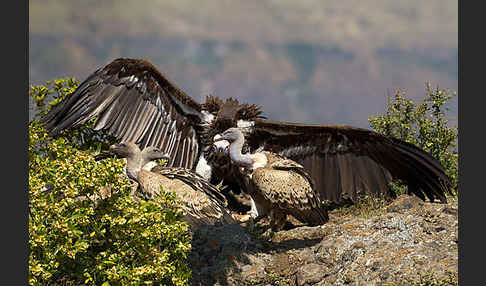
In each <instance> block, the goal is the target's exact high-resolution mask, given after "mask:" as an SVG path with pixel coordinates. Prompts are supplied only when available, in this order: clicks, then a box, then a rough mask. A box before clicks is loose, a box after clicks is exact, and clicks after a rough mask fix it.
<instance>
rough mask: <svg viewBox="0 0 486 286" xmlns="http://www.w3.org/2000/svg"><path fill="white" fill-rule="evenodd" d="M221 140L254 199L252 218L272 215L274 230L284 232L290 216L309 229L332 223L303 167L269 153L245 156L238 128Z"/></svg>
mask: <svg viewBox="0 0 486 286" xmlns="http://www.w3.org/2000/svg"><path fill="white" fill-rule="evenodd" d="M222 140H226V141H228V142H229V151H228V153H229V157H230V158H231V161H232V163H233V164H234V165H236V166H238V167H242V168H239V170H240V172H239V173H240V174H239V175H240V176H242V177H243V182H244V184H245V187H244V189H245V190H246V191H247V192H248V194H249V195H250V196H251V198H252V211H253V213H250V215H252V216H253V217H254V218H255V219H256V220H259V219H260V218H262V217H264V216H267V215H269V216H270V226H271V228H272V230H274V231H278V230H280V229H282V227H283V226H284V225H285V222H286V220H287V215H288V214H289V215H292V216H293V217H295V218H296V219H298V220H299V221H301V222H303V223H307V224H308V225H310V226H314V225H320V224H324V223H326V222H327V221H328V220H329V216H328V213H327V209H326V208H325V207H324V204H322V203H321V201H320V198H319V195H318V193H317V192H316V191H315V188H314V183H313V180H312V178H311V177H310V175H309V174H308V173H307V172H306V171H305V169H304V167H303V166H301V165H300V164H298V163H296V162H295V161H292V160H290V159H287V158H284V157H282V156H279V155H277V154H275V153H272V152H268V151H262V152H256V153H253V154H242V153H241V150H242V149H243V144H244V141H245V138H244V135H243V133H242V132H241V131H240V130H239V129H238V128H234V127H233V128H229V129H228V130H226V131H224V132H223V133H222V134H217V135H216V136H215V137H214V141H216V142H218V141H222ZM255 211H256V213H255Z"/></svg>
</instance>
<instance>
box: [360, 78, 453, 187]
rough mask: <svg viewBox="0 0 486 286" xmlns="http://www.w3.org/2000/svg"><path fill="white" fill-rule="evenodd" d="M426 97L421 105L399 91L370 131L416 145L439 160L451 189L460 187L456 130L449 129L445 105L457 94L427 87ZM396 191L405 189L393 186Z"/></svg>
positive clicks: (375, 118)
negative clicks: (450, 182)
mask: <svg viewBox="0 0 486 286" xmlns="http://www.w3.org/2000/svg"><path fill="white" fill-rule="evenodd" d="M425 87H426V94H425V97H424V99H423V101H422V103H420V104H419V105H416V104H415V103H414V102H413V101H412V100H410V99H406V98H405V94H404V92H402V91H400V90H397V91H396V92H395V95H394V97H393V98H392V97H390V96H389V97H388V104H387V108H386V111H385V113H384V114H382V115H378V116H374V117H370V118H369V122H370V125H371V128H373V129H374V130H375V131H377V132H379V133H382V134H384V135H387V136H393V137H396V138H399V139H402V140H404V141H407V142H409V143H412V144H415V145H417V146H419V147H420V148H422V149H424V150H425V151H427V152H429V153H430V154H432V156H434V157H435V158H437V159H438V160H439V161H440V163H441V164H442V165H443V166H444V168H445V171H446V174H447V175H448V176H449V178H451V181H452V184H453V185H452V188H453V189H457V185H458V180H459V177H458V171H459V169H458V154H457V145H456V144H457V139H458V137H457V134H458V132H457V126H449V125H448V123H449V122H448V120H446V119H445V112H446V111H447V108H446V103H447V101H448V100H449V99H451V98H453V97H454V96H455V95H456V93H455V92H451V91H450V90H447V89H439V87H437V88H435V89H432V88H431V86H430V83H428V82H427V83H426V84H425ZM394 188H395V189H401V190H403V187H400V186H399V185H397V184H395V185H394Z"/></svg>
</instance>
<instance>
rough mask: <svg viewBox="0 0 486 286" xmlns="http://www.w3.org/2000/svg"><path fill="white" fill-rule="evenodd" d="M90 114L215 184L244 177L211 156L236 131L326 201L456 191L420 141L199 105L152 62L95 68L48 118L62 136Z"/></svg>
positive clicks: (235, 105) (98, 125)
mask: <svg viewBox="0 0 486 286" xmlns="http://www.w3.org/2000/svg"><path fill="white" fill-rule="evenodd" d="M92 118H96V122H95V125H94V129H95V130H104V131H105V132H107V133H108V134H110V135H113V136H114V137H116V138H117V140H119V141H118V142H120V141H130V142H135V143H137V144H139V146H140V148H142V149H143V148H145V147H147V146H154V147H157V148H159V149H160V150H161V151H162V152H164V153H167V154H168V155H169V157H170V158H171V161H170V163H169V166H173V167H184V168H188V169H192V170H194V171H195V172H196V173H198V174H199V175H201V176H203V177H204V178H205V179H207V180H210V181H211V182H213V183H216V182H218V181H220V180H223V181H225V182H228V184H230V183H232V182H234V181H236V180H238V178H231V177H228V176H227V175H226V174H227V172H225V170H221V168H224V167H223V166H219V165H218V164H217V163H214V162H213V161H212V159H213V157H214V156H213V155H214V154H213V152H212V149H213V148H212V139H213V137H214V136H215V135H216V134H218V133H222V132H223V131H225V130H226V129H228V128H231V127H238V128H240V129H241V131H242V132H243V134H244V136H245V145H244V146H243V151H244V152H245V153H248V152H250V153H254V152H257V151H258V152H259V151H269V152H273V153H275V154H278V155H280V156H283V157H286V158H289V159H291V160H294V161H295V162H297V163H299V164H301V165H302V166H303V167H304V169H305V170H306V172H308V173H309V174H310V176H311V177H312V179H313V180H314V184H315V190H316V192H317V193H318V194H319V197H320V199H321V200H323V201H324V200H327V201H330V202H336V203H340V202H342V201H344V200H352V201H355V200H356V199H357V198H358V197H360V196H362V195H365V194H384V195H387V196H391V197H393V196H394V194H393V193H392V191H391V189H390V187H389V183H390V182H391V181H392V180H394V179H399V180H401V181H402V182H404V183H405V184H406V185H407V186H408V192H409V193H413V194H415V195H417V196H418V197H420V198H421V199H423V200H425V199H426V198H428V199H430V200H431V201H434V200H436V199H438V200H440V201H441V202H446V201H447V200H446V196H445V193H446V192H447V191H450V190H449V188H450V179H449V178H448V176H447V175H446V174H445V172H444V168H443V166H442V165H441V164H440V162H439V161H438V160H437V159H435V158H434V157H432V156H431V155H430V154H429V153H427V152H426V151H424V150H422V149H420V148H418V147H417V146H415V145H413V144H410V143H407V142H405V141H402V140H399V139H396V138H392V137H387V136H384V135H382V134H379V133H377V132H374V131H371V130H367V129H362V128H356V127H352V126H346V125H334V124H331V125H330V124H303V123H291V122H279V121H272V120H267V119H266V117H265V116H263V114H262V110H261V108H260V107H259V106H256V105H254V104H247V103H240V102H239V101H238V100H236V99H234V98H227V99H226V100H222V99H220V98H218V97H215V96H212V95H208V96H207V97H206V100H205V102H204V103H199V102H197V101H195V100H194V99H193V98H191V97H190V96H189V95H187V94H186V93H185V92H184V91H182V90H181V89H180V88H178V87H177V86H176V85H175V84H174V83H172V82H171V81H170V80H169V79H168V78H167V76H165V75H164V74H163V73H162V72H160V71H159V70H158V69H157V68H156V67H155V66H154V65H153V64H152V63H150V62H149V61H146V60H144V59H131V58H119V59H115V60H113V61H112V62H110V63H108V64H107V65H106V66H104V67H101V68H99V69H97V70H96V71H94V72H93V73H92V74H90V75H89V76H88V77H87V78H86V79H85V80H84V81H83V82H82V83H81V84H80V85H79V86H78V87H77V89H76V90H75V91H74V92H73V93H71V94H70V95H68V96H67V97H66V98H64V100H63V101H62V102H60V103H59V104H57V105H56V106H55V107H53V108H52V109H51V110H50V111H49V112H48V113H47V114H46V115H45V116H44V117H42V118H41V120H40V121H41V123H43V124H44V126H45V128H46V129H47V130H48V132H49V134H50V135H51V136H55V135H56V134H58V133H59V132H60V131H62V130H64V129H67V128H76V127H79V126H81V125H82V124H84V123H86V122H87V121H88V120H90V119H92ZM214 174H220V176H222V177H217V175H214Z"/></svg>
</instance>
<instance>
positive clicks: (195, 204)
mask: <svg viewBox="0 0 486 286" xmlns="http://www.w3.org/2000/svg"><path fill="white" fill-rule="evenodd" d="M109 152H110V153H112V154H115V155H117V156H119V157H122V158H126V159H127V168H126V169H127V170H126V171H127V175H128V176H129V177H130V178H131V179H134V180H136V181H137V182H138V184H139V187H140V191H141V193H142V194H143V195H144V197H146V198H149V199H150V198H153V197H154V196H157V195H159V194H160V191H161V190H160V187H161V186H162V188H163V190H164V191H168V192H173V193H175V194H176V196H177V198H178V199H179V200H180V201H181V202H182V210H183V214H184V220H185V221H186V222H187V223H189V225H190V226H191V229H192V230H196V229H198V228H199V226H200V225H202V224H206V225H213V224H216V223H235V222H236V221H235V220H234V219H233V217H232V216H231V215H230V214H229V213H228V211H227V210H226V208H225V207H226V204H227V203H226V199H225V197H224V196H223V195H221V194H220V193H219V190H218V188H217V187H215V186H213V185H211V184H210V183H209V182H207V181H206V180H205V179H204V178H202V177H201V176H199V175H197V174H195V173H194V172H192V171H190V170H187V169H184V168H174V167H164V166H160V165H156V164H155V166H153V165H154V164H151V163H152V162H153V160H156V159H168V157H167V155H165V154H164V153H162V152H161V151H160V150H159V149H158V148H156V147H151V146H149V147H147V148H145V149H144V150H143V151H140V149H139V147H138V146H137V145H136V144H134V143H130V142H124V143H121V144H114V145H112V146H110V149H109Z"/></svg>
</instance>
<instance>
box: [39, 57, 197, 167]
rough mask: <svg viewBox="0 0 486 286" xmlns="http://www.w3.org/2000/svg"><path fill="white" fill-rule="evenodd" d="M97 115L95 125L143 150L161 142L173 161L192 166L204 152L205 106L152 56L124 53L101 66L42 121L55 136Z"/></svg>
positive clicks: (174, 163)
mask: <svg viewBox="0 0 486 286" xmlns="http://www.w3.org/2000/svg"><path fill="white" fill-rule="evenodd" d="M94 116H98V119H97V121H96V125H95V129H96V130H105V131H107V132H108V133H109V134H111V135H113V136H115V137H116V138H117V139H119V140H120V141H131V142H135V143H137V144H139V146H140V148H141V149H143V148H145V147H146V146H156V147H159V148H160V149H161V150H163V152H166V153H168V154H169V155H170V156H171V158H172V160H171V162H170V165H171V166H181V167H185V168H192V167H193V165H194V163H195V161H196V158H197V156H198V153H199V152H200V146H199V143H198V140H199V138H198V134H197V130H198V128H197V124H198V123H199V122H200V120H201V118H202V115H201V105H200V104H199V103H197V102H195V101H194V100H193V99H192V98H191V97H189V96H188V95H186V94H185V93H184V92H183V91H181V90H180V89H179V88H178V87H177V86H175V85H174V84H172V83H171V82H170V81H169V80H168V79H167V78H166V77H165V76H164V75H163V74H162V73H161V72H159V71H158V70H157V68H156V67H155V66H154V65H152V64H151V63H150V62H148V61H145V60H140V59H127V58H121V59H116V60H114V61H113V62H111V63H109V64H108V65H106V66H105V67H103V68H100V69H98V70H96V71H95V72H94V73H92V74H91V75H90V76H89V77H88V78H87V79H86V80H85V81H84V82H82V83H81V84H80V85H79V87H78V88H77V89H76V90H75V91H74V92H73V93H72V94H70V95H69V96H68V97H67V98H66V99H65V100H64V101H63V102H61V103H60V104H58V105H57V106H56V107H54V108H53V109H52V110H51V111H50V112H49V113H48V114H47V115H46V116H45V117H43V118H42V119H41V122H44V123H45V127H46V129H47V130H49V132H50V135H55V134H57V133H58V132H60V131H61V130H63V129H66V128H76V127H79V126H80V125H82V124H84V123H86V122H87V121H88V120H89V119H90V118H92V117H94Z"/></svg>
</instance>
